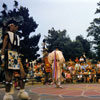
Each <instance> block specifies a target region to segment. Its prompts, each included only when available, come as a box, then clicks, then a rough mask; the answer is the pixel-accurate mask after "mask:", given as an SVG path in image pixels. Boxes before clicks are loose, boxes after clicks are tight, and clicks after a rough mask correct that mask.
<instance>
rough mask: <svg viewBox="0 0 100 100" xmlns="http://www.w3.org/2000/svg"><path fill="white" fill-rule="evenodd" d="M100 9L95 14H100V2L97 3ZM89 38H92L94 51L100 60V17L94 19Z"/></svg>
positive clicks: (89, 28) (89, 29)
mask: <svg viewBox="0 0 100 100" xmlns="http://www.w3.org/2000/svg"><path fill="white" fill-rule="evenodd" d="M97 6H99V8H97V9H96V12H95V14H100V2H99V3H97ZM87 32H88V35H87V36H88V37H92V38H93V39H92V41H91V43H92V45H94V46H93V47H94V50H95V52H96V55H97V59H100V17H98V18H94V20H93V22H91V23H90V26H89V27H88V29H87Z"/></svg>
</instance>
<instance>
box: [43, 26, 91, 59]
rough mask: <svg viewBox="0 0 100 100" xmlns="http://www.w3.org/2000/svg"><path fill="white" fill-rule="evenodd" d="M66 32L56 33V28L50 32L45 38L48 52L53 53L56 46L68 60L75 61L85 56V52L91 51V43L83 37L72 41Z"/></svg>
mask: <svg viewBox="0 0 100 100" xmlns="http://www.w3.org/2000/svg"><path fill="white" fill-rule="evenodd" d="M66 32H67V31H66V30H63V31H60V30H58V31H56V30H55V29H54V28H52V29H51V30H49V31H48V36H45V39H46V43H47V48H48V51H49V52H51V51H53V50H54V49H55V47H56V46H58V47H59V48H60V50H61V51H62V52H63V54H64V57H65V59H66V60H69V59H70V58H71V59H73V60H74V59H75V58H76V57H80V56H82V55H83V52H86V53H87V54H88V52H89V51H90V44H89V42H88V41H87V40H86V39H84V38H83V37H82V36H77V38H76V41H71V39H70V37H69V36H68V35H66Z"/></svg>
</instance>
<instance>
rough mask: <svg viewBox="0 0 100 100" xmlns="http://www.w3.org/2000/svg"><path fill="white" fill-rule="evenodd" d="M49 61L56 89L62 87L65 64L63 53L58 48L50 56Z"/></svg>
mask: <svg viewBox="0 0 100 100" xmlns="http://www.w3.org/2000/svg"><path fill="white" fill-rule="evenodd" d="M48 60H49V63H50V64H52V70H53V72H52V76H53V80H54V82H55V84H56V87H61V73H62V66H63V63H64V62H65V59H64V56H63V54H62V52H61V51H60V50H58V49H57V48H56V50H54V51H53V52H51V53H50V54H49V55H48Z"/></svg>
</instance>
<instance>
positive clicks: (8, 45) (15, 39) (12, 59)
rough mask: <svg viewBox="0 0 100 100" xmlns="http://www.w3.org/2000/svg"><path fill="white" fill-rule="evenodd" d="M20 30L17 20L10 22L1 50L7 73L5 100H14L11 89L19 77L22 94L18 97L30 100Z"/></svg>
mask: <svg viewBox="0 0 100 100" xmlns="http://www.w3.org/2000/svg"><path fill="white" fill-rule="evenodd" d="M17 30H18V23H17V22H16V21H15V20H10V21H9V22H8V23H7V32H6V33H5V35H4V38H3V46H2V50H1V60H2V68H3V69H4V72H5V92H6V93H5V95H4V98H3V100H13V97H12V95H11V93H10V92H11V88H12V84H13V81H12V80H13V78H14V77H15V76H16V74H14V73H17V75H18V76H19V78H18V79H19V83H20V92H19V94H18V97H19V98H20V99H26V100H30V98H29V95H28V93H27V92H25V90H24V87H25V82H24V79H25V77H26V73H25V71H24V68H23V65H22V62H21V58H20V57H19V47H20V38H19V36H18V35H17V34H16V32H17Z"/></svg>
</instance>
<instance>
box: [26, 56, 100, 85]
mask: <svg viewBox="0 0 100 100" xmlns="http://www.w3.org/2000/svg"><path fill="white" fill-rule="evenodd" d="M28 75H30V76H31V77H32V78H34V79H35V81H37V82H42V83H43V84H51V83H52V69H51V71H49V76H48V77H46V76H47V74H46V69H45V65H44V63H43V62H40V63H35V64H34V65H33V66H31V67H30V68H29V72H28ZM46 78H48V79H46ZM45 80H47V82H45ZM62 82H63V83H64V82H65V83H67V82H69V83H79V82H81V83H82V82H83V83H95V82H100V61H97V64H92V63H91V61H89V60H87V59H85V58H84V57H82V56H81V57H80V58H78V57H76V59H75V60H74V61H72V60H71V59H69V61H67V62H65V63H64V64H63V68H62Z"/></svg>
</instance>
